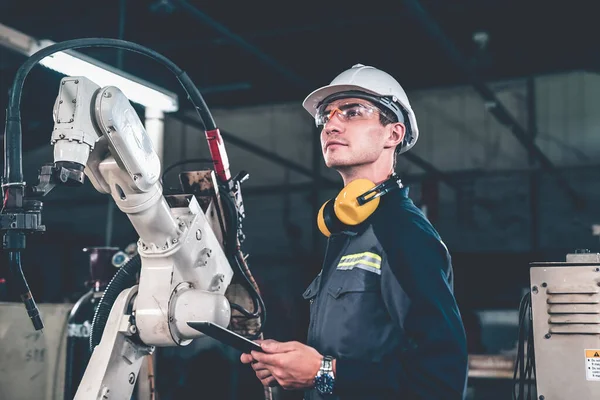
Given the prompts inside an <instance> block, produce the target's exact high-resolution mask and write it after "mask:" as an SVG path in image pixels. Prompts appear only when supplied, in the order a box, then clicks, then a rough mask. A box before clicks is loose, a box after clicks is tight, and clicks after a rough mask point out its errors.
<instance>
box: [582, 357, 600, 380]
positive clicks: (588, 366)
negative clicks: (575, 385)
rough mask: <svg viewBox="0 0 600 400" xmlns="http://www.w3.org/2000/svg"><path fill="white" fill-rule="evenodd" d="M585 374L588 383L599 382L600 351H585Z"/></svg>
mask: <svg viewBox="0 0 600 400" xmlns="http://www.w3.org/2000/svg"><path fill="white" fill-rule="evenodd" d="M585 374H586V379H587V380H588V381H600V349H593V350H588V349H586V350H585Z"/></svg>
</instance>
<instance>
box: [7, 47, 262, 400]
mask: <svg viewBox="0 0 600 400" xmlns="http://www.w3.org/2000/svg"><path fill="white" fill-rule="evenodd" d="M86 46H108V47H117V48H125V49H128V50H133V51H137V52H139V53H142V54H146V55H149V56H151V57H152V58H155V59H157V60H158V61H161V62H162V63H163V64H165V65H166V66H167V67H168V68H169V69H170V70H171V71H172V72H174V73H175V74H176V76H177V78H178V80H179V81H180V82H181V83H182V85H183V86H184V88H185V89H186V91H187V92H188V95H189V96H190V100H191V101H192V103H193V104H194V105H195V106H196V109H197V111H198V113H199V114H200V116H201V118H202V120H203V121H204V123H205V126H206V129H207V131H206V137H207V140H208V142H209V148H210V151H211V156H212V159H213V162H214V165H215V173H216V175H217V178H218V180H219V184H220V185H219V186H220V187H221V188H222V191H225V192H226V193H223V194H224V196H228V200H227V202H225V203H227V204H228V205H230V206H231V207H235V208H236V210H237V213H238V214H239V215H238V216H239V217H240V218H243V207H242V204H241V195H240V191H239V183H240V182H241V180H237V178H234V179H232V178H231V177H230V174H229V165H228V160H227V157H226V153H225V151H224V145H223V142H222V139H221V137H220V134H219V131H218V129H217V128H216V126H215V124H214V121H213V120H212V116H211V115H210V113H209V112H208V110H207V107H206V104H204V101H203V99H202V97H201V95H200V93H199V92H198V91H197V89H196V87H195V86H194V85H193V83H192V82H191V80H190V79H189V77H188V76H187V74H185V72H183V71H181V70H180V69H179V68H178V67H177V66H175V65H174V64H173V63H171V62H170V61H169V60H167V59H164V57H162V56H160V55H158V54H157V53H154V52H152V51H151V50H149V49H146V48H144V47H143V46H139V45H136V44H133V43H130V42H125V41H120V40H114V39H77V40H74V41H69V42H63V43H58V44H56V45H53V46H50V47H51V48H46V49H43V50H41V51H40V52H38V53H36V54H35V55H34V56H32V57H30V59H29V60H28V61H26V63H25V64H24V65H23V66H22V67H21V69H20V70H19V71H18V73H17V77H16V78H15V83H14V85H13V90H12V92H11V98H10V99H9V100H10V101H9V107H8V109H7V125H6V135H5V137H6V139H5V140H6V141H5V147H6V149H5V174H4V178H3V185H2V187H3V190H4V203H3V208H2V211H0V231H1V232H2V233H3V247H4V249H7V250H9V255H10V256H11V257H12V258H11V260H13V261H15V260H16V261H15V262H14V263H13V264H14V266H15V269H16V270H17V272H21V266H20V261H19V257H18V256H19V255H20V252H21V251H22V250H23V249H24V248H25V234H26V233H32V232H36V231H43V230H45V228H44V226H43V225H41V208H42V207H41V201H38V200H33V199H35V198H36V197H40V196H43V195H45V194H46V193H48V192H49V191H50V190H51V189H52V188H53V187H54V185H56V184H57V183H60V184H63V185H68V186H71V185H72V186H76V185H80V184H82V183H83V181H84V175H87V176H88V178H89V179H90V181H91V182H92V184H93V186H94V187H95V189H96V190H98V191H99V192H101V193H106V194H110V195H111V196H112V197H113V199H114V201H115V203H116V204H117V206H118V207H119V209H120V210H121V211H122V212H124V213H125V214H127V216H128V218H129V220H130V221H131V223H132V225H133V227H134V228H135V230H136V231H137V233H138V235H139V240H138V253H139V257H140V259H139V261H140V262H141V270H140V277H139V285H134V286H133V287H130V288H127V289H125V290H123V291H122V292H121V293H120V294H118V296H116V301H115V302H114V304H113V305H112V307H111V311H110V314H109V316H108V319H107V321H106V325H105V329H104V332H103V334H102V338H101V340H100V342H99V344H98V345H97V346H96V347H95V348H94V351H93V354H92V357H91V359H90V362H89V363H88V368H87V369H86V372H85V374H84V377H83V379H82V381H81V384H80V386H79V388H78V391H77V394H76V395H75V399H76V400H83V399H85V400H88V399H107V398H114V399H129V398H130V396H131V394H132V392H133V389H134V384H135V381H136V379H137V375H138V373H139V369H140V367H141V362H142V360H143V357H144V356H145V355H147V354H150V353H152V351H153V350H154V347H155V346H182V345H187V344H189V343H190V342H191V341H192V340H193V339H195V338H198V337H200V336H202V333H200V332H198V331H196V330H195V329H193V328H191V327H189V326H188V324H187V323H188V322H189V321H210V322H213V323H215V324H217V325H220V326H222V327H227V326H228V325H229V323H230V319H231V308H232V306H234V307H235V308H236V310H238V309H239V306H238V305H233V304H231V305H230V303H229V301H228V300H227V298H226V297H225V292H226V290H227V288H228V286H229V285H230V283H231V282H232V278H233V270H232V268H231V266H230V261H231V262H235V263H236V265H238V267H240V270H242V272H243V273H244V269H246V270H247V266H246V265H245V263H244V261H243V255H242V254H241V251H240V247H239V245H240V240H241V238H242V237H243V235H242V234H241V229H240V225H239V220H238V216H236V217H235V218H233V224H230V225H229V227H228V229H226V232H222V231H221V227H220V224H219V223H218V221H217V220H215V219H214V218H212V219H210V218H207V217H206V215H205V214H204V212H203V210H202V208H201V206H200V204H199V203H198V201H197V200H196V197H195V196H194V195H193V194H190V195H185V194H184V195H175V196H168V198H166V197H164V196H163V194H162V192H163V191H162V186H161V183H160V160H159V158H158V156H157V154H156V153H155V151H154V149H153V147H152V143H151V141H150V138H149V137H148V135H147V133H146V131H145V129H144V126H143V124H142V123H141V121H140V120H139V118H138V116H137V113H136V112H135V110H134V109H133V107H132V106H131V104H130V103H129V100H128V99H127V98H126V97H125V95H124V94H123V93H122V92H121V91H120V90H119V89H118V88H116V87H112V86H109V87H104V88H100V87H99V86H98V85H96V84H95V83H93V82H92V81H90V80H89V79H87V78H85V77H66V78H64V79H62V81H61V84H60V91H59V94H58V97H57V99H56V102H55V105H54V110H53V116H54V122H55V124H54V129H53V133H52V139H51V143H52V145H53V146H54V164H50V165H45V166H44V167H42V169H41V173H40V182H39V184H38V185H37V186H34V187H26V185H25V182H23V178H22V170H21V169H22V167H21V164H20V161H21V160H20V157H21V149H20V144H21V137H20V135H21V132H20V129H21V128H20V117H19V111H18V110H19V102H20V92H21V90H22V85H23V81H24V79H25V76H26V75H27V73H28V72H29V70H30V69H31V68H32V67H33V65H35V63H37V62H38V61H39V60H41V59H42V58H43V57H44V56H45V55H49V54H52V53H53V52H56V51H60V50H65V49H70V48H76V47H86ZM216 188H217V186H216V185H215V189H216ZM28 198H29V199H28ZM216 200H217V198H216V197H215V199H214V200H213V201H216ZM210 207H213V208H216V206H215V205H214V204H210V205H209V209H210ZM225 235H227V237H228V238H229V240H227V250H226V251H227V253H228V254H227V255H226V254H225V252H226V251H225V250H224V248H225V247H224V246H223V244H222V243H221V242H220V240H219V239H218V237H225ZM229 253H232V254H229ZM228 255H229V258H228ZM15 257H16V258H15ZM13 264H11V266H12V265H13ZM17 267H18V268H17ZM20 275H21V277H22V278H23V279H22V282H23V283H24V287H23V291H24V292H25V291H26V292H27V293H29V288H28V287H27V284H26V281H25V279H24V277H23V275H22V272H21V274H20ZM244 277H245V279H246V280H247V281H248V283H250V284H251V287H252V288H254V290H255V291H256V294H258V291H257V288H256V287H255V282H253V280H252V278H251V275H250V276H249V274H247V273H244ZM113 279H115V278H113ZM17 283H19V282H18V280H17ZM252 284H254V285H252ZM25 297H27V296H24V297H23V298H24V302H25V305H26V307H27V309H28V312H29V313H30V316H31V318H32V321H33V322H34V326H35V327H36V329H41V326H42V324H41V320H40V319H39V315H38V314H37V308H36V307H35V302H33V298H32V297H31V295H30V294H29V297H28V298H27V299H25ZM258 299H259V300H260V295H258ZM26 300H27V301H26ZM260 308H261V311H262V313H263V314H264V304H262V301H260ZM242 310H243V311H246V310H245V309H243V308H242ZM246 314H247V316H248V315H250V316H251V317H257V316H258V313H257V312H255V313H254V314H251V313H248V312H247V311H246ZM262 317H263V323H264V315H263V316H262Z"/></svg>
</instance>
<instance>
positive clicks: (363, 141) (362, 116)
mask: <svg viewBox="0 0 600 400" xmlns="http://www.w3.org/2000/svg"><path fill="white" fill-rule="evenodd" d="M320 115H321V116H322V118H323V120H322V122H323V123H324V125H323V127H322V130H321V149H322V151H323V158H324V160H325V164H326V165H327V166H328V167H329V168H335V169H340V168H342V169H343V168H346V167H354V166H359V165H365V164H371V163H373V162H375V161H377V160H378V159H379V157H380V156H381V153H382V152H383V150H384V148H386V145H387V143H388V138H389V132H388V131H389V130H390V129H392V128H391V126H392V125H393V124H390V125H386V126H383V125H382V124H381V122H380V121H379V111H378V109H377V108H376V107H375V106H374V105H373V104H371V103H370V102H369V101H367V100H363V99H357V98H347V99H339V100H336V101H333V102H331V103H329V104H327V105H326V106H325V107H324V108H323V111H322V112H321V113H320ZM388 147H389V146H388Z"/></svg>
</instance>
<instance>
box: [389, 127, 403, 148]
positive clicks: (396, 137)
mask: <svg viewBox="0 0 600 400" xmlns="http://www.w3.org/2000/svg"><path fill="white" fill-rule="evenodd" d="M387 127H388V129H389V131H388V138H387V141H386V144H385V148H386V149H387V148H390V147H394V148H395V147H396V146H398V145H399V144H400V143H402V141H403V140H404V136H405V135H406V126H405V125H404V124H403V123H402V122H396V123H393V124H389V125H388V126H387Z"/></svg>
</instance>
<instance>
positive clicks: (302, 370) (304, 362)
mask: <svg viewBox="0 0 600 400" xmlns="http://www.w3.org/2000/svg"><path fill="white" fill-rule="evenodd" d="M257 343H259V344H260V345H261V347H262V349H263V351H264V353H263V352H260V351H253V352H252V357H253V358H254V359H255V360H256V361H258V363H256V364H254V365H253V368H254V367H255V366H256V367H260V368H267V369H268V370H269V371H270V372H271V375H272V376H273V378H275V379H276V380H277V383H279V385H280V386H281V387H283V388H284V389H288V390H290V389H307V388H311V387H313V385H314V380H315V376H316V375H317V372H319V368H321V360H322V359H323V356H322V355H321V354H319V352H318V351H317V350H315V349H313V348H312V347H309V346H306V345H304V344H302V343H299V342H277V341H275V340H270V339H268V340H262V341H259V340H257Z"/></svg>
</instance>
